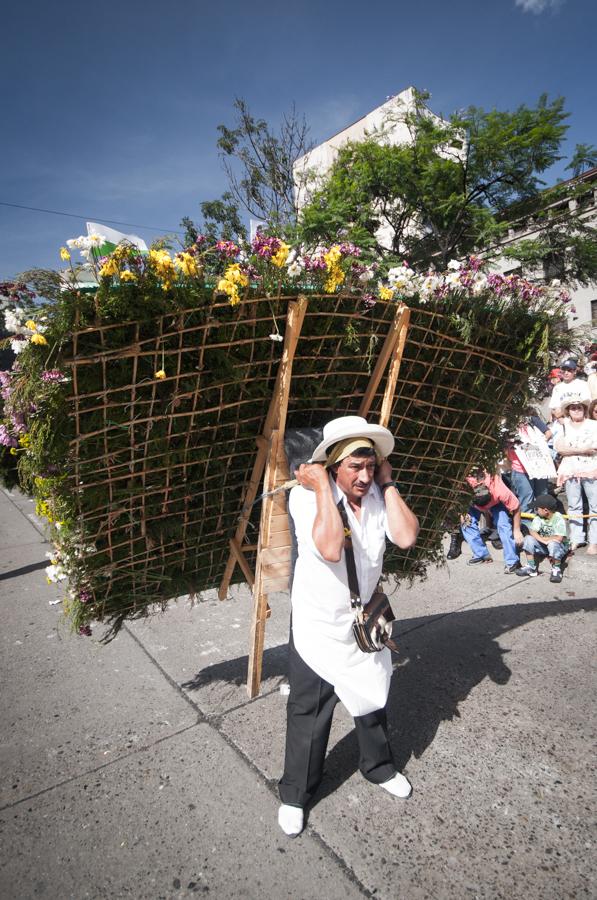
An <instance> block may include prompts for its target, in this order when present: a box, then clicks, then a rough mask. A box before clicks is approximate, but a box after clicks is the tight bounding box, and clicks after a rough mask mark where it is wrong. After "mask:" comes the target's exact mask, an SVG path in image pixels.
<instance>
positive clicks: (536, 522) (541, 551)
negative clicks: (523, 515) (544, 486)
mask: <svg viewBox="0 0 597 900" xmlns="http://www.w3.org/2000/svg"><path fill="white" fill-rule="evenodd" d="M534 506H535V509H536V510H537V513H536V515H535V518H534V519H533V521H532V522H531V525H530V528H529V533H528V534H527V535H526V536H525V539H524V543H523V545H522V547H523V550H524V552H525V555H526V565H525V566H523V567H522V568H520V569H518V571H517V572H516V574H517V575H522V576H524V575H529V576H530V577H531V578H533V577H535V576H536V575H538V574H539V568H538V562H537V557H539V558H543V559H544V558H545V557H546V556H547V557H548V558H549V561H550V563H551V575H550V576H549V580H550V581H551V582H553V583H554V584H559V583H560V581H561V580H562V560H563V558H564V557H565V556H566V553H567V552H568V550H569V549H570V543H569V541H568V533H567V530H566V522H565V520H564V517H563V516H562V514H561V513H559V512H557V500H556V499H555V497H552V496H551V494H540V495H539V496H538V497H537V499H536V500H535V504H534Z"/></svg>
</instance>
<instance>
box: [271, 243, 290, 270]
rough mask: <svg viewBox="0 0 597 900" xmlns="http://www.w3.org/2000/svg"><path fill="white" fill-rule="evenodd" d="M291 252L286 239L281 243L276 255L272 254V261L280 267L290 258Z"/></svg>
mask: <svg viewBox="0 0 597 900" xmlns="http://www.w3.org/2000/svg"><path fill="white" fill-rule="evenodd" d="M289 253H290V247H289V246H288V244H285V243H284V241H282V243H281V244H280V246H279V247H278V249H277V250H276V252H275V253H274V255H273V256H272V263H273V264H274V266H277V267H278V268H279V269H281V268H282V266H283V265H284V264H285V263H286V260H287V259H288V254H289Z"/></svg>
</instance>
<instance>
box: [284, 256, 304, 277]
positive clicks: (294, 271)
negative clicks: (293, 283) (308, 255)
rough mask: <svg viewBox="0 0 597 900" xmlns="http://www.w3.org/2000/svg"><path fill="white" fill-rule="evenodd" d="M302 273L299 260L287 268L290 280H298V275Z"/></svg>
mask: <svg viewBox="0 0 597 900" xmlns="http://www.w3.org/2000/svg"><path fill="white" fill-rule="evenodd" d="M302 273H303V265H302V263H300V262H299V260H295V262H292V263H291V264H290V265H289V266H288V274H289V275H290V277H291V278H298V276H299V275H302Z"/></svg>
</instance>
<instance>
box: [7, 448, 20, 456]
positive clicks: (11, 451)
mask: <svg viewBox="0 0 597 900" xmlns="http://www.w3.org/2000/svg"><path fill="white" fill-rule="evenodd" d="M8 452H9V453H10V455H11V456H16V455H17V453H18V452H19V451H18V450H17V448H16V447H11V448H10V450H9V451H8Z"/></svg>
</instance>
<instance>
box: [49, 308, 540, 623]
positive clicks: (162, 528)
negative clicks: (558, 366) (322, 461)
mask: <svg viewBox="0 0 597 900" xmlns="http://www.w3.org/2000/svg"><path fill="white" fill-rule="evenodd" d="M296 299H297V298H296V297H282V298H278V299H276V300H271V299H269V298H263V297H261V298H251V299H248V300H246V301H244V302H243V303H242V304H240V305H239V306H237V307H230V306H229V304H227V303H224V302H215V303H212V304H211V305H209V306H207V307H203V308H201V309H193V310H185V311H181V312H180V313H176V314H169V315H167V316H161V317H158V318H157V319H156V320H153V321H150V322H136V323H135V322H133V323H125V324H122V323H118V324H105V325H98V326H95V327H92V328H81V329H79V330H77V331H76V333H75V335H74V337H73V344H72V353H71V355H70V360H66V364H68V363H70V368H71V371H72V397H71V400H70V404H71V406H70V408H71V413H72V418H71V421H72V426H73V437H72V441H71V461H69V462H68V464H67V468H66V472H67V474H68V476H69V479H70V481H69V483H70V486H71V489H72V493H73V495H74V497H75V498H76V518H77V522H78V524H79V527H80V530H81V533H82V535H83V536H84V540H85V542H86V544H87V545H88V546H91V545H94V546H95V549H94V550H90V551H87V557H86V560H85V565H86V566H87V569H88V571H89V580H90V582H91V584H92V587H93V591H94V609H95V610H97V615H98V617H99V618H103V619H105V620H107V621H109V622H110V623H114V622H116V623H118V622H121V621H123V620H124V619H126V618H130V617H134V616H138V615H142V614H144V613H145V612H146V611H147V610H148V609H150V608H151V607H152V605H153V604H155V603H161V604H162V605H163V604H165V602H166V601H167V599H168V598H169V597H171V596H173V595H175V594H177V593H186V592H192V591H200V590H204V589H207V588H215V587H218V586H219V585H220V584H221V581H222V576H223V574H224V570H225V568H226V563H227V561H228V558H229V554H230V550H231V545H230V540H231V538H233V537H234V534H235V531H236V528H237V525H238V520H239V517H240V516H241V514H242V511H243V508H244V507H245V505H246V502H247V498H248V496H249V493H250V491H251V490H253V489H254V487H255V484H254V482H255V477H254V476H253V464H254V459H255V437H256V436H258V435H263V434H264V428H265V425H266V419H267V415H268V408H269V401H270V398H271V396H272V392H273V390H274V387H275V383H276V378H277V375H278V371H279V366H280V360H281V354H282V346H281V344H280V343H278V342H277V341H276V340H271V339H270V337H269V335H271V334H275V330H276V325H279V326H280V328H281V331H284V330H285V327H286V315H287V310H288V307H289V304H291V303H295V302H296ZM395 312H396V306H395V304H393V303H382V302H378V303H377V304H376V305H375V306H374V307H373V308H372V309H366V308H364V306H363V303H362V301H361V300H360V299H359V298H354V297H351V296H343V295H335V296H322V295H313V296H310V297H309V302H308V308H307V310H306V313H305V319H304V323H303V327H302V329H301V333H300V338H299V340H298V342H297V347H296V352H295V355H294V362H293V370H292V390H291V391H290V394H289V402H288V410H287V421H288V426H289V427H298V426H301V425H321V424H323V423H324V422H325V421H326V420H328V419H330V418H333V417H334V416H338V415H344V414H351V413H357V412H358V411H359V409H360V408H361V404H362V402H363V399H364V397H365V395H366V392H367V390H368V388H369V386H370V384H371V382H372V373H373V371H374V370H375V363H376V361H377V360H378V357H379V352H380V349H381V347H382V346H383V343H384V340H385V338H386V336H387V335H388V332H389V330H390V329H391V327H392V323H393V322H394V321H395ZM274 315H275V320H274ZM529 321H530V318H529ZM495 324H496V323H495V322H489V321H488V323H487V325H486V326H483V327H481V326H478V327H475V330H474V332H473V333H472V334H471V336H470V338H467V339H465V338H464V337H462V328H461V325H460V323H459V321H458V316H455V315H454V313H453V312H452V313H451V315H450V316H447V315H443V314H442V313H440V312H438V311H437V310H432V309H425V308H415V309H413V310H412V312H411V324H410V330H409V339H408V342H407V345H406V347H405V348H404V356H403V361H402V368H401V370H400V378H399V379H398V381H397V384H396V391H395V397H394V400H393V402H392V403H391V407H390V408H388V409H387V410H386V411H385V414H386V415H387V417H388V424H389V427H390V428H391V429H392V430H393V431H394V432H395V433H396V434H397V437H398V440H397V444H396V450H395V453H394V455H393V457H392V463H393V465H394V467H395V469H397V470H398V476H399V478H400V481H401V484H402V485H403V488H404V490H405V491H406V492H407V493H408V494H410V495H411V502H412V504H413V506H414V508H415V511H416V512H417V514H418V516H419V518H420V520H421V522H422V530H421V536H420V540H419V542H418V546H417V549H416V550H415V551H410V552H408V553H398V552H395V553H393V554H392V553H390V554H389V556H388V568H389V569H390V570H391V571H397V572H398V573H407V574H408V573H413V572H416V571H418V570H419V569H420V568H421V567H422V566H424V564H425V562H426V561H429V560H430V559H433V558H434V554H436V548H437V547H438V538H439V535H440V534H441V525H442V522H443V520H444V518H445V516H446V514H447V512H448V511H449V510H451V509H454V508H456V507H458V505H459V504H460V503H461V502H462V497H461V495H462V476H463V474H464V472H465V470H466V468H467V467H468V466H469V465H470V464H471V463H472V462H473V461H476V460H477V459H479V457H481V456H483V455H487V454H489V453H491V451H492V449H493V448H495V447H496V446H497V442H498V436H497V423H498V422H499V420H500V419H501V418H502V416H503V414H504V411H505V410H507V409H508V408H511V407H512V408H513V407H515V405H516V398H517V396H518V395H519V394H520V392H521V390H522V388H523V386H524V385H526V382H527V380H528V364H527V363H525V362H524V361H523V360H522V359H520V358H519V356H518V354H517V353H516V352H514V351H513V350H512V349H511V348H512V347H515V346H516V339H517V336H516V335H515V334H504V333H501V332H500V331H499V329H497V330H496V327H495ZM527 325H528V323H526V324H525V322H524V321H523V320H521V324H520V328H521V329H522V328H525V327H527ZM538 342H539V338H537V344H538ZM531 351H532V347H531ZM162 368H165V371H166V378H165V379H164V380H162V381H160V380H157V379H156V378H155V372H156V371H158V370H160V369H162ZM370 401H371V402H370V414H371V416H372V417H375V419H376V420H379V417H380V415H381V414H382V404H383V402H384V387H383V386H382V387H379V386H378V387H377V388H376V389H375V390H374V391H373V392H372V395H371V397H370ZM259 486H260V485H257V489H259ZM247 529H248V530H247V533H246V535H245V536H244V539H243V541H244V542H243V548H242V550H241V551H240V552H239V553H238V554H237V556H236V559H237V561H239V562H240V560H241V559H242V561H243V563H245V566H244V569H242V568H238V567H237V568H236V570H235V579H237V580H238V579H239V578H240V579H241V580H245V579H248V574H247V573H253V572H254V571H255V551H256V547H257V537H258V530H259V509H258V508H257V509H256V510H255V511H254V514H253V515H252V516H251V518H250V519H249V522H248V526H247ZM248 548H250V549H248Z"/></svg>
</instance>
